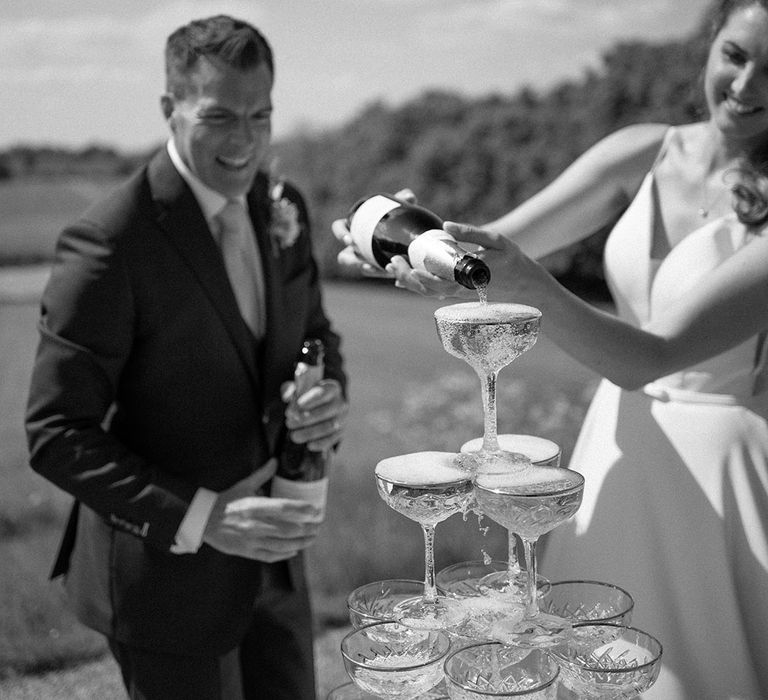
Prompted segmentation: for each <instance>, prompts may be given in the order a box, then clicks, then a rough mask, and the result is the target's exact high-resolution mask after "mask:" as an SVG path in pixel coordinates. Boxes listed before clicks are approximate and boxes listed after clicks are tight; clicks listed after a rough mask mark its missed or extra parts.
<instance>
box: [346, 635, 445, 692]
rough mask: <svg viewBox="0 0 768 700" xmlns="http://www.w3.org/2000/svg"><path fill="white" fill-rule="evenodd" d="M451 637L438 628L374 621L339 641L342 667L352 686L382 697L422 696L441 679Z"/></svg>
mask: <svg viewBox="0 0 768 700" xmlns="http://www.w3.org/2000/svg"><path fill="white" fill-rule="evenodd" d="M449 649H450V639H449V637H448V635H447V634H446V633H445V632H442V631H440V630H417V629H411V628H409V627H405V626H404V625H401V624H399V623H397V622H376V623H374V624H372V625H368V626H367V627H361V628H360V629H357V630H353V631H352V632H350V633H349V634H347V636H346V637H344V639H342V640H341V655H342V658H343V660H344V668H345V669H346V671H347V674H348V675H349V677H350V678H351V679H352V681H353V682H354V683H355V685H356V686H357V687H358V688H360V689H362V690H364V691H366V692H368V693H373V694H374V695H376V694H378V695H382V696H384V697H393V698H401V699H402V700H411V699H412V698H423V697H425V695H426V694H427V692H428V691H430V690H431V689H432V688H434V687H435V686H436V685H437V684H438V683H440V681H441V680H442V678H443V661H444V660H445V657H446V656H447V655H448V651H449Z"/></svg>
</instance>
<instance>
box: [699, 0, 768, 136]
mask: <svg viewBox="0 0 768 700" xmlns="http://www.w3.org/2000/svg"><path fill="white" fill-rule="evenodd" d="M704 90H705V95H706V98H707V105H708V107H709V110H710V115H711V119H712V120H713V121H714V123H715V124H716V126H717V127H718V129H720V131H721V132H722V133H723V134H724V135H726V136H727V137H729V138H732V139H735V140H738V141H746V142H754V141H758V142H763V141H764V140H766V139H768V11H766V9H765V8H764V7H763V6H762V5H759V4H756V3H755V4H752V5H748V6H746V7H742V8H740V9H738V10H735V11H734V12H733V13H732V14H731V16H730V17H729V18H728V21H727V22H726V23H725V25H724V26H723V28H722V29H721V30H720V32H718V34H717V36H716V37H715V40H714V42H713V43H712V47H711V49H710V52H709V59H708V61H707V69H706V74H705V80H704Z"/></svg>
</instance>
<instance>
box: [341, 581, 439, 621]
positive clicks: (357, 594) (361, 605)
mask: <svg viewBox="0 0 768 700" xmlns="http://www.w3.org/2000/svg"><path fill="white" fill-rule="evenodd" d="M423 593H424V582H423V581H416V580H413V579H406V578H394V579H386V580H384V581H373V582H372V583H366V584H364V585H362V586H358V587H357V588H355V590H354V591H352V592H351V593H350V594H349V595H348V596H347V610H348V612H349V621H350V623H351V624H352V626H353V627H354V628H356V629H360V628H361V627H364V626H366V625H370V624H373V623H374V622H394V621H395V616H394V614H393V612H392V611H393V609H394V607H395V606H396V605H397V604H398V603H402V602H403V601H404V600H408V599H409V598H414V597H416V596H420V595H422V594H423Z"/></svg>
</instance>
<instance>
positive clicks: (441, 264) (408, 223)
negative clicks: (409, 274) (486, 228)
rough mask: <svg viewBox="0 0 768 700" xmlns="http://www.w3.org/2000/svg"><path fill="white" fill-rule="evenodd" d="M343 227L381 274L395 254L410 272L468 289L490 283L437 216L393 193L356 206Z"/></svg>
mask: <svg viewBox="0 0 768 700" xmlns="http://www.w3.org/2000/svg"><path fill="white" fill-rule="evenodd" d="M347 228H349V233H350V236H351V238H352V241H353V242H354V244H355V246H356V248H357V250H358V251H359V253H360V254H361V255H362V256H363V257H364V258H365V259H366V261H367V262H369V263H370V264H371V265H374V266H375V267H378V268H380V269H384V268H385V267H386V266H387V263H389V261H390V260H391V259H392V258H393V257H394V256H395V255H402V256H404V257H406V258H407V259H408V261H409V262H410V264H411V266H412V267H413V268H414V269H421V270H426V271H427V272H431V273H432V274H433V275H437V276H438V277H442V278H443V279H447V280H455V281H456V282H458V283H459V284H461V285H463V286H465V287H467V288H468V289H477V288H478V287H485V286H487V285H488V282H490V279H491V271H490V270H489V269H488V266H487V265H486V264H485V263H484V262H483V261H482V260H480V259H479V258H478V257H477V256H475V255H472V254H471V253H469V252H468V251H466V250H465V249H464V248H462V247H461V246H460V245H459V244H458V243H457V242H456V240H455V239H454V238H453V236H451V235H450V234H449V233H448V232H446V231H443V222H442V220H441V219H440V217H438V216H437V215H436V214H434V213H432V212H431V211H429V209H425V208H424V207H421V206H419V205H417V204H412V203H410V202H406V201H404V200H402V199H398V198H397V197H394V196H393V195H391V194H375V195H372V196H370V197H364V198H363V199H361V200H359V201H358V202H356V203H355V204H354V205H353V206H352V208H351V209H350V212H349V215H348V216H347Z"/></svg>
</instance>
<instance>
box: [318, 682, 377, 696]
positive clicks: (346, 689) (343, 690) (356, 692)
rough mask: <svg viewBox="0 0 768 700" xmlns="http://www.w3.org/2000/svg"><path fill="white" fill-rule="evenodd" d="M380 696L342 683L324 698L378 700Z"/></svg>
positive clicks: (352, 684)
mask: <svg viewBox="0 0 768 700" xmlns="http://www.w3.org/2000/svg"><path fill="white" fill-rule="evenodd" d="M380 698H381V695H374V694H373V693H367V692H366V691H364V690H363V689H362V688H358V687H357V686H356V685H355V684H354V683H344V685H340V686H338V687H336V688H334V689H333V690H331V692H330V693H328V695H327V696H326V698H325V700H380Z"/></svg>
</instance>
